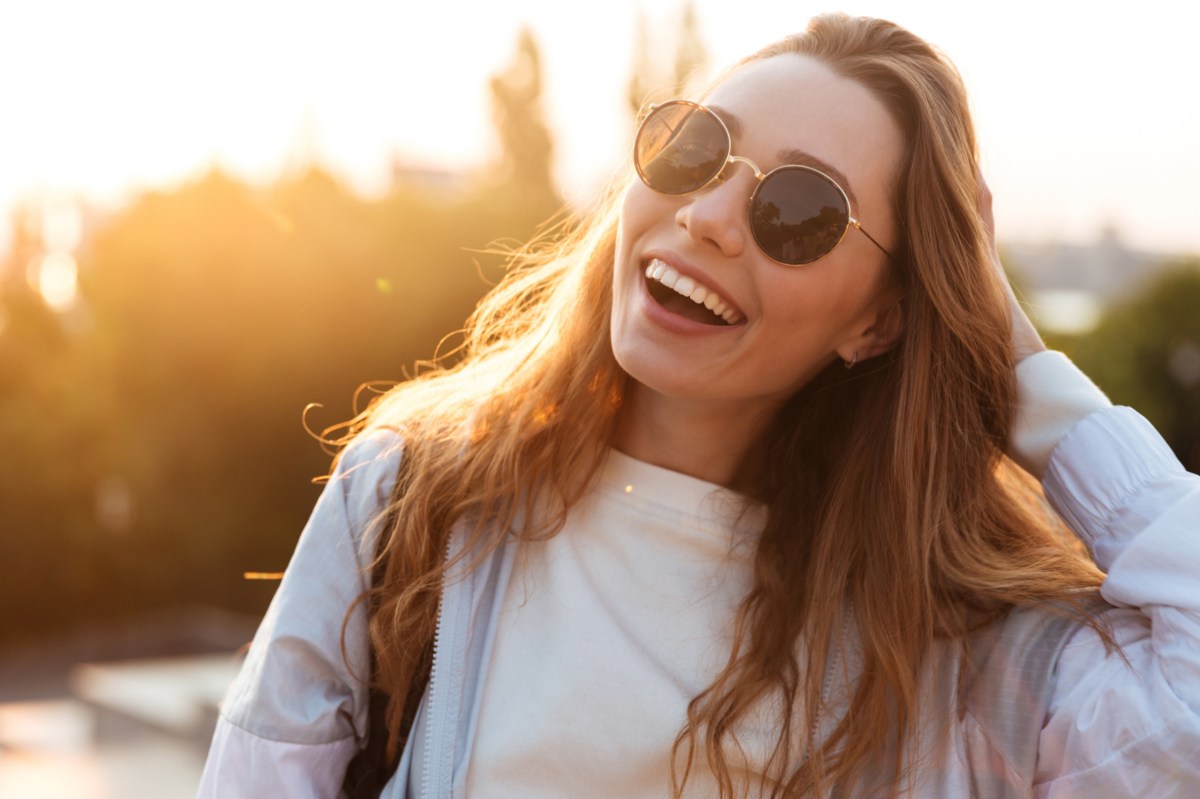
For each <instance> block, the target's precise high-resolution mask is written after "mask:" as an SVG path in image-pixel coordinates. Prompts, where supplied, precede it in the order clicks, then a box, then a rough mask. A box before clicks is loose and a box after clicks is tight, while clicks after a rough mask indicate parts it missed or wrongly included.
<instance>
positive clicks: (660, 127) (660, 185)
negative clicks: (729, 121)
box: [633, 103, 729, 194]
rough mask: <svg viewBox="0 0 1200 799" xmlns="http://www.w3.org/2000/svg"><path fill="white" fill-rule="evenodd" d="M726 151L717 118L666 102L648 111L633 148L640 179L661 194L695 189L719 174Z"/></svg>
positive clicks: (706, 112) (709, 113) (724, 139)
mask: <svg viewBox="0 0 1200 799" xmlns="http://www.w3.org/2000/svg"><path fill="white" fill-rule="evenodd" d="M728 155H729V136H728V134H727V133H726V132H725V127H724V126H723V125H722V124H721V121H720V120H719V119H717V118H716V117H715V116H713V114H712V113H711V112H709V111H706V110H705V109H703V108H698V107H697V106H694V105H690V104H688V103H666V104H665V105H661V106H659V107H658V108H656V109H654V110H653V111H652V112H650V115H649V116H648V117H646V119H645V121H644V122H642V126H641V128H640V129H639V130H638V135H637V141H636V142H635V143H634V149H633V157H634V165H635V166H636V167H637V171H638V174H639V175H641V178H642V182H644V183H645V184H646V185H647V186H649V187H650V188H652V189H654V190H655V191H657V192H660V193H662V194H687V193H688V192H690V191H695V190H696V189H698V188H700V187H701V186H703V185H704V184H706V183H708V182H709V181H710V180H712V179H713V178H715V177H716V176H717V175H718V174H720V172H721V170H722V169H723V168H724V167H725V159H726V157H727V156H728Z"/></svg>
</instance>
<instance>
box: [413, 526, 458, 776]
mask: <svg viewBox="0 0 1200 799" xmlns="http://www.w3.org/2000/svg"><path fill="white" fill-rule="evenodd" d="M454 538H455V535H454V533H453V532H451V534H450V540H449V541H447V543H446V553H445V556H444V559H443V564H444V563H448V562H449V561H450V553H451V551H452V547H453V545H454ZM450 594H451V591H450V587H448V586H446V585H443V586H442V595H441V598H440V599H439V601H438V616H437V624H436V625H435V626H434V629H433V651H432V653H431V661H430V665H429V704H428V708H427V709H428V711H429V723H428V724H427V725H426V729H425V753H424V754H425V757H424V761H425V762H424V763H422V765H421V799H432V797H433V796H434V794H433V792H432V787H433V786H432V780H433V763H434V748H435V747H437V748H438V749H439V750H440V748H441V746H440V743H441V741H442V739H443V738H444V737H445V736H444V735H443V734H442V730H441V728H442V727H443V726H444V720H445V714H444V713H438V712H437V705H438V702H439V701H440V694H439V693H438V682H439V681H438V675H439V673H440V671H441V669H439V668H438V666H439V664H440V661H441V659H442V658H440V657H439V654H441V649H442V647H443V645H442V638H443V630H444V629H445V626H446V624H447V622H446V615H447V605H448V604H449V599H450ZM438 755H439V757H438V758H437V760H438V762H439V764H440V762H441V756H440V755H441V752H440V751H439V752H438Z"/></svg>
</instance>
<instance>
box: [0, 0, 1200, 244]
mask: <svg viewBox="0 0 1200 799" xmlns="http://www.w3.org/2000/svg"><path fill="white" fill-rule="evenodd" d="M696 6H697V11H698V14H699V18H700V24H701V32H702V35H703V37H704V39H705V42H706V44H707V46H708V50H709V55H710V64H711V67H712V70H714V71H717V70H719V69H720V68H722V67H724V66H727V65H728V64H729V63H731V62H733V61H736V60H737V59H738V58H740V57H741V56H743V55H745V54H747V53H749V52H752V51H753V50H755V49H757V48H758V47H760V46H762V45H764V44H767V43H769V42H771V41H773V40H775V39H777V38H780V37H782V36H784V35H786V34H787V33H789V32H794V31H796V30H799V29H801V28H803V26H804V24H805V22H806V21H807V19H808V18H809V17H810V16H812V15H813V14H815V13H819V12H822V11H827V10H842V11H846V12H849V13H854V14H870V15H874V16H883V17H887V18H890V19H893V20H895V21H897V22H899V23H901V24H903V25H905V26H906V27H908V28H909V29H911V30H913V31H914V32H916V33H917V34H919V35H921V36H923V37H925V38H926V39H928V40H930V41H932V42H933V43H934V44H936V45H938V46H939V47H940V48H941V49H942V50H943V51H944V52H945V53H946V54H947V55H949V56H950V57H951V58H952V59H953V60H954V61H955V63H956V64H957V65H958V67H959V69H960V71H961V72H962V73H963V76H964V79H965V81H966V83H967V87H968V90H969V92H970V93H971V98H972V104H973V107H974V110H975V114H976V124H977V129H978V131H979V137H980V142H981V146H982V152H983V159H984V166H985V170H986V174H987V176H988V180H989V183H990V185H991V187H992V190H993V194H994V195H995V198H996V216H997V225H998V229H999V235H1000V238H1001V239H1005V238H1007V239H1010V240H1022V241H1047V240H1052V239H1061V240H1066V241H1074V242H1084V243H1086V242H1089V241H1093V240H1095V239H1096V238H1097V237H1098V236H1099V232H1100V230H1101V229H1102V228H1103V227H1104V226H1105V225H1115V226H1116V228H1117V229H1118V231H1119V232H1120V234H1121V236H1122V239H1123V240H1124V241H1125V242H1126V243H1127V244H1129V245H1130V246H1133V247H1136V248H1141V249H1148V250H1156V251H1164V252H1175V251H1189V252H1200V194H1198V192H1197V190H1196V187H1197V186H1200V144H1198V143H1200V91H1197V90H1196V89H1195V86H1194V84H1195V79H1196V78H1197V77H1200V66H1198V65H1197V62H1196V59H1195V55H1194V51H1195V46H1196V45H1195V40H1194V25H1193V23H1194V20H1193V19H1191V18H1190V16H1189V15H1196V14H1200V12H1194V11H1190V12H1189V11H1182V10H1180V9H1183V8H1186V6H1185V5H1184V4H1178V3H1172V2H1167V1H1166V0H1145V1H1144V2H1140V3H1136V4H1128V3H1127V4H1121V5H1120V6H1119V8H1121V9H1125V11H1122V12H1118V11H1105V10H1100V9H1101V8H1102V7H1101V5H1100V4H1096V3H1074V2H1054V1H1052V0H1041V2H1030V1H1029V0H1008V1H1007V2H1004V3H992V4H979V3H975V4H968V3H964V2H961V0H960V2H954V3H948V2H933V1H932V0H927V1H925V2H915V1H914V2H890V3H889V2H844V3H841V4H839V5H837V6H834V5H831V4H829V3H819V4H818V3H811V2H768V1H767V0H736V2H735V1H734V0H697V1H696ZM680 7H681V1H680V0H670V1H669V2H651V1H650V0H644V1H643V2H640V3H639V2H636V0H605V1H604V2H602V3H594V4H590V5H587V6H585V5H583V4H580V3H573V2H563V1H562V0H504V1H503V2H494V1H493V2H471V1H470V0H460V1H459V2H456V3H434V2H421V3H416V2H412V0H340V1H339V2H337V3H334V2H332V0H328V1H326V2H308V1H307V0H205V2H194V1H193V0H186V1H184V0H105V2H103V3H96V2H92V1H91V0H38V2H12V3H4V4H3V7H2V8H0V102H2V103H3V106H2V108H3V110H2V111H0V119H3V124H2V125H0V214H3V215H4V216H5V217H7V216H8V214H9V209H10V208H11V207H12V206H13V204H14V203H16V202H19V201H21V200H22V198H24V199H26V200H28V198H41V199H42V200H44V201H48V202H50V203H52V204H53V203H56V202H63V201H69V200H70V199H71V198H77V197H81V198H85V199H87V200H88V201H89V202H94V203H100V204H102V205H106V206H111V207H119V205H120V204H121V203H123V202H126V201H128V199H129V198H130V197H132V196H134V195H136V193H137V192H139V191H143V190H145V189H147V188H163V187H170V186H172V185H175V184H177V183H179V182H180V181H184V180H187V179H190V178H193V177H195V176H197V175H199V174H202V173H204V172H205V171H207V170H208V169H209V168H211V167H212V166H213V165H219V166H221V167H222V168H224V169H227V170H229V171H231V172H233V173H234V174H236V175H238V176H240V177H242V178H244V179H247V180H251V181H254V182H260V183H267V182H269V181H271V180H274V179H275V178H277V177H278V176H279V175H280V174H282V173H283V172H284V171H286V170H287V169H289V167H290V166H294V164H295V163H296V161H297V159H298V158H301V157H302V156H303V155H304V154H306V153H311V154H314V155H315V156H316V158H317V160H318V161H319V162H320V163H321V164H323V165H324V166H326V167H327V168H328V169H330V170H331V171H333V172H334V173H335V174H337V175H338V176H340V177H341V178H343V179H344V180H346V181H347V182H348V183H350V184H351V185H352V186H354V187H355V188H356V189H357V190H359V191H360V192H363V193H364V194H368V195H369V194H372V193H378V192H380V191H382V190H383V189H384V188H385V186H386V176H387V169H388V165H389V163H390V161H391V159H392V158H393V157H394V156H397V157H399V158H400V159H401V160H403V161H404V162H405V163H408V164H412V165H414V166H428V167H436V168H448V169H465V170H471V169H480V168H484V167H485V166H486V165H487V164H488V163H489V161H490V160H491V159H492V158H493V156H494V154H495V150H494V148H495V143H494V136H493V132H492V127H491V117H490V110H489V105H488V94H487V78H488V76H489V75H490V74H491V73H494V72H496V71H498V70H499V69H501V68H502V67H503V66H504V65H505V63H506V62H507V60H508V59H509V58H510V56H511V54H512V50H513V46H514V41H515V37H516V33H517V31H518V29H519V28H520V26H521V25H523V24H527V25H530V26H531V27H532V28H533V30H534V33H535V35H536V36H537V38H538V41H539V43H540V45H541V47H542V53H543V66H544V80H545V89H546V103H547V114H548V117H549V124H550V126H551V128H552V130H553V132H554V134H555V138H556V153H555V158H556V162H555V163H556V176H557V178H558V181H559V184H560V186H561V188H562V190H563V192H564V194H565V195H566V196H567V197H568V199H570V200H571V201H572V202H575V203H578V204H586V203H587V202H588V201H589V199H591V198H592V197H594V196H595V194H596V193H597V191H598V190H599V188H600V187H601V186H602V185H603V184H604V183H605V181H607V180H608V179H609V177H610V176H611V175H613V174H614V173H615V172H616V171H617V170H618V169H620V168H622V166H623V165H624V164H625V162H626V159H627V151H628V148H629V142H630V138H631V134H632V130H631V123H630V120H629V117H628V114H627V111H626V109H625V99H624V97H625V90H626V85H627V81H628V78H629V71H630V65H631V62H632V43H633V38H634V35H633V33H634V25H635V19H636V16H637V14H638V13H639V9H640V10H641V13H643V14H644V15H645V16H646V18H647V20H648V21H649V22H650V25H651V29H652V31H653V35H656V36H662V37H663V38H662V44H663V47H662V55H663V57H664V59H668V58H670V53H671V52H672V50H673V36H674V33H675V31H676V29H677V27H678V25H677V19H678V15H679V10H680ZM6 228H7V225H0V252H2V251H3V250H4V249H5V248H6V246H7V238H8V232H7V229H6Z"/></svg>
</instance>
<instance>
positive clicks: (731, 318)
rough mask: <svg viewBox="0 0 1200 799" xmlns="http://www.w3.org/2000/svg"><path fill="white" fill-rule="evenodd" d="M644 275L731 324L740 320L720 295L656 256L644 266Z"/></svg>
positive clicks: (740, 317) (738, 315)
mask: <svg viewBox="0 0 1200 799" xmlns="http://www.w3.org/2000/svg"><path fill="white" fill-rule="evenodd" d="M646 277H648V278H650V279H651V280H657V281H658V282H659V283H662V284H663V285H664V286H666V287H667V288H669V289H671V290H673V291H675V292H676V293H677V294H681V295H683V296H684V297H687V298H688V299H690V300H691V301H692V302H694V303H696V304H697V305H703V306H704V307H705V308H707V309H709V310H710V311H712V312H713V313H714V314H716V315H717V316H719V317H721V318H722V319H724V320H725V321H726V322H728V323H729V324H731V325H736V324H737V323H738V322H740V321H742V316H741V314H739V313H738V312H737V311H735V310H734V309H733V308H731V307H729V303H727V302H726V301H725V300H724V299H723V298H722V297H721V295H719V294H717V293H716V292H715V291H713V290H712V289H710V288H708V287H707V286H703V285H701V284H699V283H697V282H696V281H695V280H693V279H692V278H690V277H686V276H684V275H681V274H679V273H678V272H676V271H675V270H674V269H672V268H671V267H669V266H667V265H666V264H665V263H663V262H662V261H660V260H658V259H657V258H655V259H653V260H652V261H650V263H649V264H648V265H647V266H646Z"/></svg>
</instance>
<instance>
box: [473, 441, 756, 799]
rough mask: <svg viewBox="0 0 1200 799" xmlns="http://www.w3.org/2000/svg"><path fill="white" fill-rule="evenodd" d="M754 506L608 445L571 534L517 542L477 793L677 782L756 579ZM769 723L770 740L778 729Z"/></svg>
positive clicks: (636, 793)
mask: <svg viewBox="0 0 1200 799" xmlns="http://www.w3.org/2000/svg"><path fill="white" fill-rule="evenodd" d="M744 505H745V503H744V501H743V500H741V498H740V497H739V496H738V495H737V494H734V493H733V492H730V491H727V490H725V489H722V488H720V487H719V486H716V485H713V484H711V483H707V482H704V481H702V480H698V479H696V478H694V477H689V476H687V475H684V474H680V473H678V472H672V471H668V470H666V469H662V468H659V467H657V466H652V465H650V464H647V463H643V462H641V461H637V460H634V459H633V458H630V457H628V456H627V455H623V454H621V453H620V452H616V451H614V452H612V453H611V454H610V456H609V458H608V460H607V462H606V464H605V466H604V469H603V471H602V473H601V475H600V479H599V483H598V485H597V486H596V488H595V490H594V491H592V492H591V493H589V494H588V496H587V497H586V498H585V499H584V500H583V501H582V502H580V503H579V504H578V505H576V506H575V507H574V508H572V509H571V513H570V515H569V517H568V518H567V522H566V526H565V527H564V528H563V530H562V532H560V533H559V534H558V535H556V536H554V537H553V538H551V539H549V540H546V541H533V542H522V543H521V544H520V548H519V550H518V554H517V556H516V558H517V559H516V562H515V563H514V566H513V577H512V580H511V582H510V583H509V586H508V590H507V592H506V593H505V595H504V600H503V605H502V610H501V612H500V616H499V617H498V626H497V630H496V639H495V644H494V647H495V648H494V650H493V653H492V657H491V660H490V667H489V670H488V674H487V676H486V678H485V681H484V687H483V699H482V705H481V707H480V715H479V724H478V728H477V734H476V737H475V741H474V743H473V747H472V750H471V756H470V761H469V766H468V771H467V794H468V795H469V796H471V797H472V799H475V797H481V798H482V799H500V797H505V798H506V799H528V797H530V796H542V795H546V786H548V785H558V786H563V785H572V786H577V787H573V788H572V796H574V797H588V796H593V795H595V796H601V795H603V796H604V797H606V799H608V798H609V797H614V796H620V797H623V798H628V799H634V798H635V797H643V796H644V797H655V798H656V799H659V798H660V797H663V796H666V795H668V780H669V774H670V767H669V758H670V753H671V747H672V743H673V742H674V741H675V737H676V736H677V735H678V734H679V732H680V730H681V729H682V728H683V726H684V722H685V720H686V714H687V706H688V703H689V702H690V701H691V700H692V698H693V697H695V696H696V695H697V694H699V693H700V692H701V691H703V690H704V689H705V688H707V687H708V685H709V684H710V683H711V682H712V680H713V678H714V677H715V676H716V674H717V673H718V672H719V671H720V670H721V668H722V667H723V666H724V665H725V662H726V660H727V659H728V657H729V652H730V649H731V643H732V636H731V632H730V628H731V623H732V621H733V618H734V616H735V614H736V612H737V606H738V603H739V602H740V601H741V600H742V598H743V597H744V596H745V595H746V593H747V591H748V590H749V588H750V587H751V582H752V574H751V566H752V562H751V558H752V557H753V550H754V546H755V544H756V539H757V534H758V530H759V529H761V524H762V515H761V513H760V512H758V509H750V510H749V511H748V512H747V513H746V514H744V515H742V516H740V517H739V512H740V511H741V510H742V509H743V508H744ZM763 732H764V733H765V735H764V736H761V737H762V743H763V744H765V745H767V746H773V745H774V742H775V740H776V739H777V738H778V732H777V731H772V730H764V731H763ZM753 738H754V736H753V734H752V733H751V740H750V741H743V744H746V743H750V744H753V743H754V740H753ZM753 748H754V749H757V748H758V747H753ZM767 751H769V750H767ZM705 776H707V774H705ZM701 779H703V778H701ZM704 784H705V783H704V782H703V781H701V782H692V781H689V788H696V789H701V788H702V786H703V785H704ZM590 787H594V788H595V791H597V792H596V793H592V792H590V789H591V788H590ZM713 792H714V791H708V792H706V791H705V790H698V792H697V793H696V794H695V795H707V793H713Z"/></svg>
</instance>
